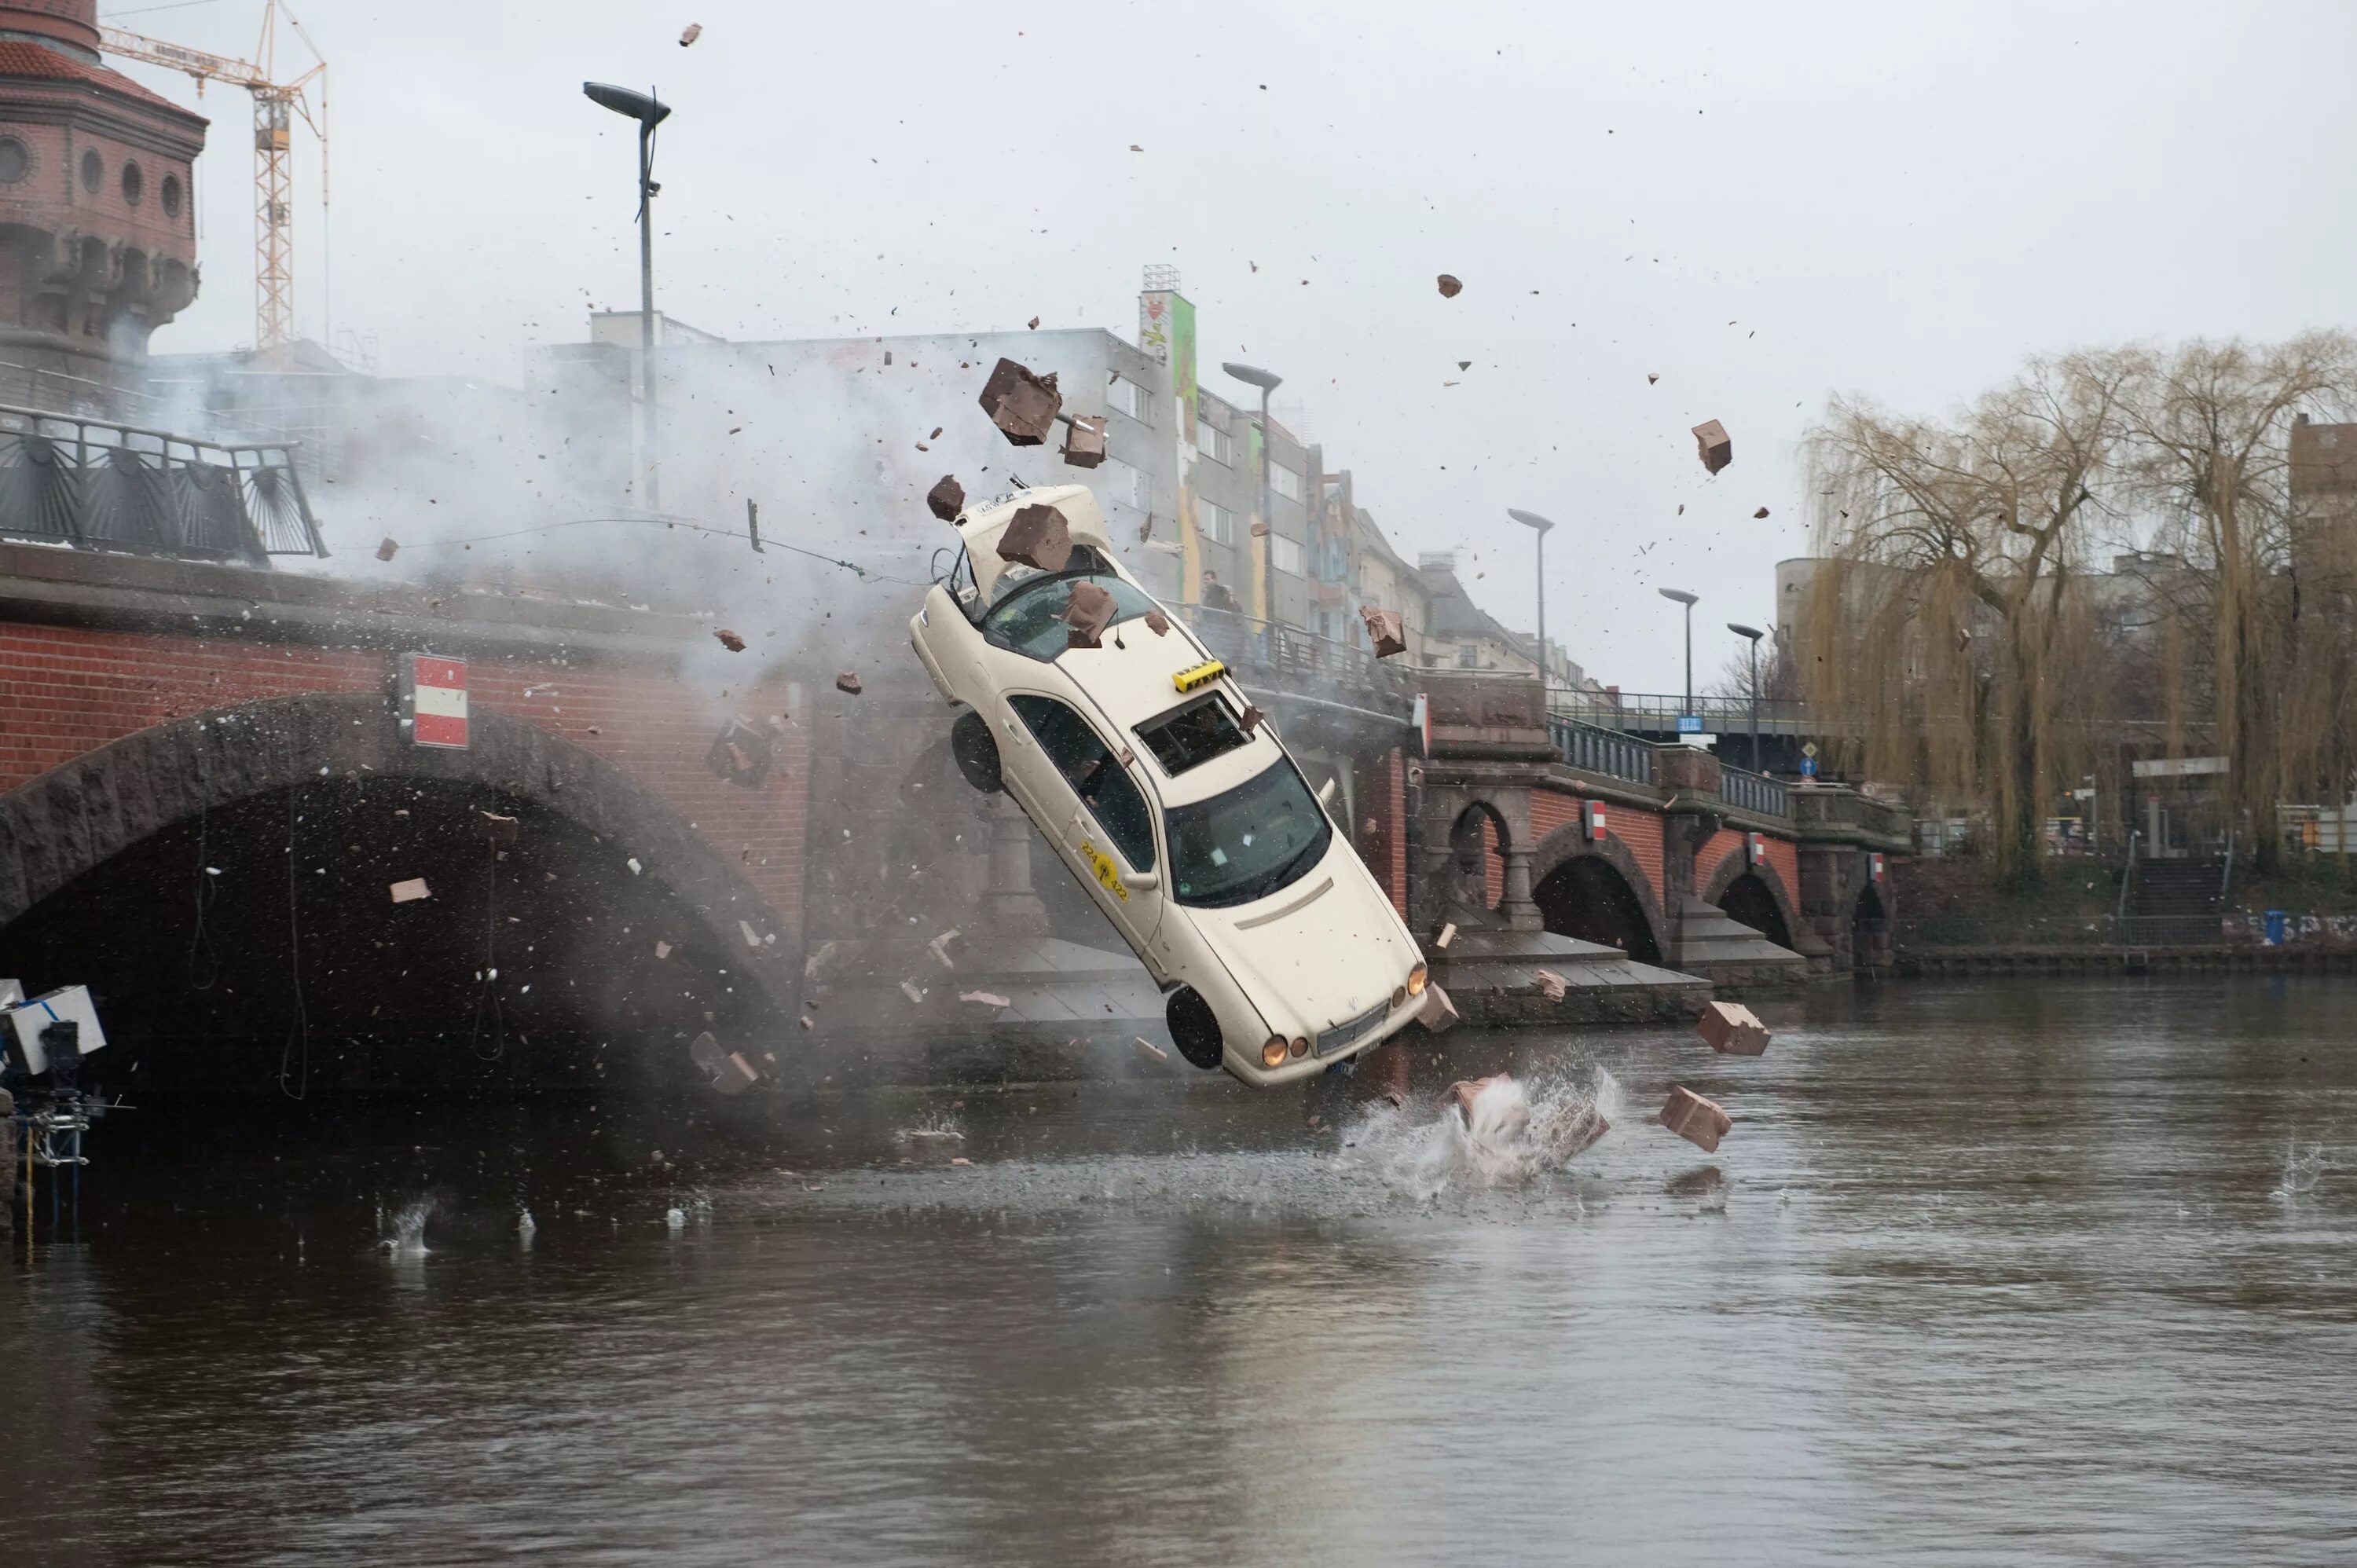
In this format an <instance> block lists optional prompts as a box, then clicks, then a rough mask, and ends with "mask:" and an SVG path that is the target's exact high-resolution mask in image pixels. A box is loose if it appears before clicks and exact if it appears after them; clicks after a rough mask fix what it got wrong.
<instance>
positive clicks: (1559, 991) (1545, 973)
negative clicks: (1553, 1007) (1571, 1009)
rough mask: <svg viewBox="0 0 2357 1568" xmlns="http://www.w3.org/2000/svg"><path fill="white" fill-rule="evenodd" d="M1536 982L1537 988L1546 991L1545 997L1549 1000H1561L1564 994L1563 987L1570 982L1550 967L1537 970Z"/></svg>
mask: <svg viewBox="0 0 2357 1568" xmlns="http://www.w3.org/2000/svg"><path fill="white" fill-rule="evenodd" d="M1538 983H1539V989H1540V990H1541V991H1544V993H1546V999H1547V1000H1548V1001H1550V1002H1560V1001H1562V1000H1563V996H1564V988H1565V987H1566V986H1567V985H1569V984H1570V982H1569V981H1567V980H1566V979H1564V977H1563V976H1561V975H1559V974H1557V973H1556V972H1555V971H1553V970H1551V969H1543V970H1540V971H1539V972H1538Z"/></svg>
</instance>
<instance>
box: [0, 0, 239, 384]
mask: <svg viewBox="0 0 2357 1568" xmlns="http://www.w3.org/2000/svg"><path fill="white" fill-rule="evenodd" d="M204 145H205V121H204V119H203V117H202V116H200V115H197V114H193V113H189V112H188V110H186V109H183V108H181V107H179V106H178V104H175V103H173V102H170V101H169V100H167V99H164V98H159V97H157V96H156V94H155V93H152V92H150V91H147V90H146V89H145V88H144V87H141V86H140V85H139V84H138V83H137V82H135V81H132V80H131V79H130V78H128V77H126V76H123V75H121V74H119V73H117V72H115V71H112V70H107V69H106V68H105V67H104V66H103V65H101V64H100V63H99V53H98V0H0V403H15V404H18V405H22V406H30V407H35V408H44V409H59V410H70V411H72V412H76V413H90V414H98V415H113V416H115V417H119V418H124V419H133V420H136V418H137V415H136V411H135V410H133V409H129V408H126V407H124V406H122V405H123V403H124V399H123V398H122V397H121V395H120V394H121V393H122V392H124V390H126V389H127V388H129V387H131V386H132V385H133V384H135V382H136V381H137V380H138V378H139V375H140V368H141V366H142V365H143V364H144V362H145V360H146V356H147V335H148V334H149V333H151V332H153V331H154V330H155V329H156V328H158V327H161V326H162V325H163V324H164V323H166V322H167V321H169V320H171V319H172V317H175V316H177V315H178V314H179V312H180V311H181V310H183V309H184V308H186V307H187V306H188V302H189V301H190V300H192V299H194V298H195V297H196V295H197V266H196V260H197V231H196V207H195V199H194V195H193V188H192V187H191V185H190V183H189V171H190V166H191V165H192V164H193V163H194V162H195V160H196V156H197V154H198V153H199V152H200V151H202V150H203V147H204Z"/></svg>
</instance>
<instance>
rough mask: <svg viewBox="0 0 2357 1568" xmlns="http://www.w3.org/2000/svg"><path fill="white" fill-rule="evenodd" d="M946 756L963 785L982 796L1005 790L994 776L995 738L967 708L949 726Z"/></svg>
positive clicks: (988, 726) (1003, 784) (996, 761)
mask: <svg viewBox="0 0 2357 1568" xmlns="http://www.w3.org/2000/svg"><path fill="white" fill-rule="evenodd" d="M950 756H951V757H952V759H953V760H954V761H955V762H956V763H957V770H958V771H959V772H960V773H962V774H963V775H964V776H965V781H966V782H967V783H969V784H971V785H973V786H974V788H975V789H979V790H981V791H982V792H983V793H984V794H985V795H996V794H997V793H998V792H999V791H1001V790H1002V789H1006V783H1005V782H1004V781H1003V780H1002V779H1000V778H999V776H998V737H997V736H994V735H992V734H991V733H990V724H989V721H988V720H986V719H985V718H984V717H983V716H982V715H981V714H977V713H975V712H974V710H973V709H971V708H969V709H967V710H966V711H965V712H964V713H962V714H959V715H958V719H957V723H955V724H953V725H950Z"/></svg>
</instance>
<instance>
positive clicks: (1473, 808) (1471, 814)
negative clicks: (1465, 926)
mask: <svg viewBox="0 0 2357 1568" xmlns="http://www.w3.org/2000/svg"><path fill="white" fill-rule="evenodd" d="M1420 822H1421V828H1422V839H1423V845H1424V849H1423V854H1424V866H1423V875H1421V876H1420V877H1412V878H1411V879H1410V887H1409V924H1410V925H1411V926H1412V927H1415V928H1416V929H1420V930H1423V931H1425V932H1426V933H1429V932H1430V931H1432V930H1434V929H1437V927H1438V926H1439V924H1440V923H1441V921H1443V920H1444V919H1448V918H1452V917H1451V915H1450V911H1451V910H1456V911H1458V912H1460V913H1461V912H1468V911H1469V912H1473V913H1477V914H1479V915H1480V916H1481V917H1482V918H1485V919H1487V920H1489V921H1490V922H1491V923H1492V924H1495V925H1500V926H1504V927H1507V928H1510V929H1515V930H1531V931H1534V930H1537V929H1539V915H1538V909H1537V908H1536V907H1535V906H1534V904H1533V903H1532V902H1531V801H1530V790H1529V789H1527V788H1526V787H1523V786H1521V785H1518V784H1508V785H1503V786H1501V785H1498V784H1496V783H1494V782H1492V781H1481V780H1476V781H1474V782H1472V783H1469V784H1456V785H1449V784H1443V785H1439V786H1437V787H1435V788H1429V789H1427V791H1426V796H1425V800H1424V805H1423V809H1422V811H1421V812H1420ZM1485 828H1486V829H1487V832H1486V833H1485V832H1484V831H1483V830H1484V829H1485ZM1493 852H1494V854H1496V856H1497V859H1498V860H1499V862H1500V887H1501V891H1500V895H1499V897H1498V901H1497V902H1496V903H1495V904H1494V905H1493V904H1492V903H1491V901H1490V895H1489V886H1488V859H1487V857H1488V856H1489V855H1490V854H1491V853H1493ZM1477 889H1478V891H1477Z"/></svg>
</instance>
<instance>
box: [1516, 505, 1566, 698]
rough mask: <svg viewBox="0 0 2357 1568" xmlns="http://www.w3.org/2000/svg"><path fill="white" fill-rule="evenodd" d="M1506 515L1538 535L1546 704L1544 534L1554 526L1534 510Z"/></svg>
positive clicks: (1541, 678)
mask: <svg viewBox="0 0 2357 1568" xmlns="http://www.w3.org/2000/svg"><path fill="white" fill-rule="evenodd" d="M1506 515H1507V516H1508V517H1511V518H1512V519H1513V520H1514V521H1516V522H1519V523H1521V524H1522V525H1523V527H1524V528H1527V529H1529V530H1530V531H1531V532H1534V533H1535V534H1537V535H1538V545H1539V706H1541V707H1542V708H1544V707H1545V706H1546V695H1547V667H1546V661H1547V640H1546V536H1547V530H1548V529H1550V528H1553V527H1554V526H1555V524H1554V523H1552V522H1549V521H1547V520H1546V519H1545V518H1543V517H1541V516H1540V515H1539V514H1538V513H1536V512H1534V511H1523V510H1519V509H1518V508H1515V507H1508V508H1507V509H1506Z"/></svg>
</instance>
